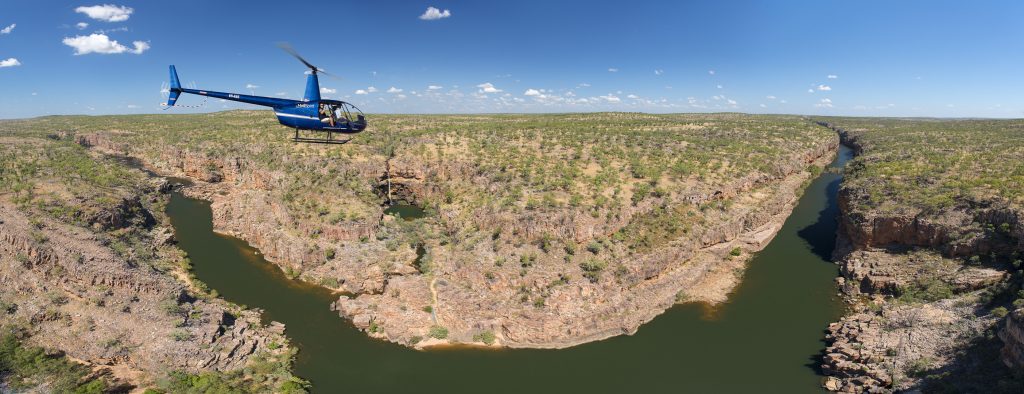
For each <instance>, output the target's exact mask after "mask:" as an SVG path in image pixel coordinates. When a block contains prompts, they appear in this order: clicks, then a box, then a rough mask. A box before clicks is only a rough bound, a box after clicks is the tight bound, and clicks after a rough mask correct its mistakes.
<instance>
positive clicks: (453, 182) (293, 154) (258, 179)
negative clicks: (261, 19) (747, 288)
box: [124, 115, 838, 347]
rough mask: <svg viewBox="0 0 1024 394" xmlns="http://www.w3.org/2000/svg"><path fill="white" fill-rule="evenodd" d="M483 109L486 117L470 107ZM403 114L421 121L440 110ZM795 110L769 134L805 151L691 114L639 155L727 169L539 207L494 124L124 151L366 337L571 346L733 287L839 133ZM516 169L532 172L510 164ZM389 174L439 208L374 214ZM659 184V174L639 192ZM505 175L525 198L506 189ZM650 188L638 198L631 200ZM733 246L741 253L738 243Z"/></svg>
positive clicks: (629, 178)
mask: <svg viewBox="0 0 1024 394" xmlns="http://www.w3.org/2000/svg"><path fill="white" fill-rule="evenodd" d="M613 116H616V117H617V116H620V115H613ZM741 118H742V117H741ZM478 120H484V119H476V118H474V119H471V121H472V122H476V121H478ZM486 120H487V121H494V120H493V119H486ZM652 120H656V121H659V122H663V121H664V120H659V119H652ZM743 120H744V121H746V119H743ZM409 121H411V122H413V123H415V124H416V126H413V127H414V128H415V129H420V130H421V127H422V125H421V123H424V122H428V123H429V122H430V119H409ZM504 121H505V120H504V119H502V120H499V123H498V126H497V127H505V126H504V124H503V123H501V122H504ZM675 121H676V120H671V121H669V123H671V122H675ZM729 121H730V122H731V121H732V120H731V119H729ZM396 122H397V123H396V125H395V129H396V130H402V129H403V127H406V126H407V125H406V124H404V122H406V119H397V120H396ZM787 122H794V123H793V124H794V125H793V126H790V125H786V126H783V129H780V128H774V127H769V128H770V129H771V130H772V131H770V133H772V138H777V139H778V142H779V143H783V144H784V145H787V146H793V147H798V148H795V149H790V150H786V151H775V150H771V149H768V150H766V151H764V152H762V151H757V150H749V147H747V146H744V144H745V143H746V142H744V141H741V140H737V139H736V138H739V137H745V136H747V135H748V134H751V133H750V132H749V131H747V130H744V129H743V128H744V127H743V126H738V127H736V128H733V127H734V124H732V123H729V124H728V126H726V127H721V128H715V129H714V130H710V129H708V130H704V129H702V127H704V126H698V127H697V129H699V130H698V131H695V132H693V133H692V134H686V135H685V138H687V139H688V138H693V139H694V141H695V142H690V141H682V138H681V139H679V140H676V139H675V138H673V141H672V143H673V144H676V145H674V146H673V147H671V148H669V147H655V148H649V147H644V148H643V150H640V151H638V152H643V151H649V152H651V153H654V151H657V154H659V155H661V154H663V153H664V152H665V151H667V150H669V149H681V150H687V149H688V148H686V144H690V143H697V142H698V141H700V140H701V139H707V140H708V141H713V142H716V143H721V144H722V145H715V144H711V145H710V146H711V148H707V147H702V148H701V149H699V151H700V152H701V153H702V154H706V155H708V157H709V158H708V159H704V158H702V159H701V160H702V161H706V160H718V161H719V162H717V163H716V164H717V165H720V166H721V167H720V169H718V170H711V171H710V172H707V173H703V172H704V171H701V172H702V174H700V175H698V174H696V173H694V174H692V175H685V174H682V173H681V174H678V175H674V176H672V177H665V178H666V179H664V182H662V181H661V180H655V179H641V178H640V177H641V175H639V173H637V174H634V175H630V174H629V173H628V172H625V170H623V171H622V173H620V174H618V175H617V176H621V177H622V178H621V179H618V180H616V181H615V183H616V185H617V186H616V187H614V188H613V187H609V189H608V191H607V193H606V194H605V195H602V196H598V195H597V194H594V195H593V196H589V195H588V194H590V193H592V191H591V190H590V188H591V186H589V185H588V184H585V183H586V182H589V179H591V178H592V177H593V175H587V176H582V175H580V176H578V177H577V179H574V180H571V181H570V182H571V183H575V184H573V185H571V187H562V190H558V191H555V192H553V193H550V194H551V195H552V196H551V197H552V198H553V199H554V200H553V201H548V202H546V203H544V205H543V206H536V205H531V204H530V203H531V201H528V200H533V199H534V197H530V196H535V197H536V198H538V199H539V198H540V194H541V193H544V192H545V190H543V188H542V187H541V186H539V185H532V184H529V183H524V182H528V181H525V180H524V179H525V178H529V177H530V176H529V174H526V176H524V174H522V173H520V172H521V171H522V170H528V171H527V172H529V171H532V170H534V169H531V168H529V167H530V166H532V164H529V163H526V162H523V163H516V161H517V160H518V159H517V158H506V159H503V160H509V159H512V160H511V162H506V163H493V162H490V161H489V158H487V157H485V156H484V155H482V154H481V151H479V149H480V147H481V146H480V145H481V143H482V145H483V148H485V149H494V148H495V147H496V146H497V147H499V148H500V147H501V146H507V147H508V148H509V149H523V148H526V149H530V147H531V146H533V144H534V143H535V142H536V141H535V140H536V139H532V140H531V141H535V142H527V143H525V145H524V142H523V141H522V140H518V139H516V138H519V137H515V136H514V134H513V133H507V132H506V133H505V135H503V136H502V137H501V139H497V140H493V141H492V140H491V137H489V136H488V135H489V134H488V133H480V134H473V135H464V134H462V133H453V134H445V133H429V134H418V133H410V135H409V136H408V137H404V138H403V140H402V142H401V143H399V144H396V145H395V146H394V147H393V149H394V153H393V154H389V156H388V157H390V159H388V158H386V157H385V156H384V155H383V154H382V153H381V152H384V151H387V149H383V150H377V148H378V146H376V145H375V144H376V142H374V143H372V144H369V145H366V146H363V145H350V146H346V149H344V150H333V149H319V147H317V148H311V147H301V148H295V147H292V146H287V147H285V146H277V145H273V144H264V145H262V146H259V147H248V146H244V147H243V146H240V145H239V144H234V145H231V146H230V147H226V146H222V145H223V144H217V145H216V146H203V145H202V144H204V143H207V142H204V141H200V140H195V141H193V140H189V141H190V144H188V145H186V144H173V143H172V144H162V145H161V146H160V149H145V147H144V146H129V147H126V151H125V152H124V153H126V154H128V155H132V156H136V157H139V158H140V159H141V160H142V161H143V162H144V163H145V164H146V166H147V167H148V168H151V169H153V170H154V171H156V172H158V173H161V174H166V175H174V176H186V177H189V178H190V179H194V180H196V181H197V182H196V185H194V186H191V187H189V188H188V189H187V190H186V194H188V195H190V196H194V197H200V198H203V199H206V200H209V201H211V208H212V210H213V216H214V225H215V229H216V230H217V231H220V232H224V233H228V234H231V235H234V236H237V237H239V238H242V239H245V240H246V241H248V242H249V243H250V244H251V245H252V246H253V247H256V248H258V249H260V251H261V252H262V253H263V254H264V255H265V256H266V257H267V259H268V260H270V261H272V262H274V263H276V264H277V265H279V266H280V267H281V268H282V269H283V270H285V271H286V273H288V274H289V275H290V276H293V277H297V278H299V279H302V280H307V281H311V282H315V283H320V284H322V285H325V286H328V287H331V288H333V289H336V290H342V291H345V292H347V293H350V294H349V295H346V296H345V297H344V298H342V299H339V300H338V302H336V303H335V306H334V307H335V309H337V310H339V312H340V313H341V314H343V315H345V316H346V317H350V318H353V320H354V321H355V322H357V323H358V324H359V325H360V326H365V327H366V329H367V330H368V331H373V332H372V334H373V335H377V336H381V337H383V338H386V339H388V340H391V341H395V342H398V343H402V344H407V345H408V344H412V343H413V342H415V340H416V339H417V338H423V337H426V336H427V334H428V332H429V330H430V329H431V327H433V326H442V327H445V328H447V329H448V332H449V335H448V338H447V339H448V340H449V341H452V342H471V341H472V340H473V339H472V338H473V337H474V336H477V335H478V334H481V333H482V332H490V333H493V334H494V335H495V337H496V340H497V342H498V343H499V344H501V345H504V346H513V347H565V346H572V345H575V344H579V343H584V342H588V341H594V340H599V339H603V338H607V337H610V336H614V335H622V334H630V333H633V332H635V331H636V330H637V328H638V327H639V326H640V325H641V324H643V323H645V322H647V321H650V320H651V319H652V318H654V317H655V316H657V315H658V314H660V313H662V312H663V311H664V310H665V309H667V308H668V307H670V306H672V305H673V304H675V303H676V302H677V300H679V299H687V300H690V301H706V302H721V301H724V300H725V298H726V296H727V294H728V293H729V291H731V289H732V287H733V286H734V285H735V283H736V282H737V281H738V277H737V275H738V274H737V273H738V272H742V269H743V268H744V265H745V261H746V259H747V258H748V256H749V255H750V252H754V251H757V250H760V248H762V247H763V246H764V245H765V244H767V242H768V241H769V240H770V239H771V238H772V236H774V234H775V232H776V231H778V229H779V228H780V227H781V224H782V223H783V222H784V221H785V218H786V217H787V216H788V215H789V213H790V212H791V210H792V208H793V206H794V204H795V202H796V200H797V196H798V195H799V193H800V191H801V190H802V187H803V186H804V185H805V182H806V181H807V180H808V179H809V178H810V177H811V176H812V171H808V168H809V167H810V166H812V165H818V166H820V165H822V164H823V162H827V161H828V160H830V159H831V158H832V157H833V155H834V152H835V149H836V147H837V145H838V137H834V136H829V135H827V134H825V133H817V132H815V131H813V130H811V132H808V130H807V129H803V127H804V124H803V123H802V122H803V121H802V120H799V119H788V120H787ZM668 126H671V124H669V125H668ZM658 127H661V126H658ZM666 127H667V126H666ZM750 127H755V128H756V127H761V125H760V124H758V125H751V126H750ZM785 127H794V130H785V129H784V128H785ZM505 131H507V130H505ZM530 132H531V133H532V132H533V131H532V130H531V131H530ZM558 132H559V131H558V130H552V133H553V134H552V135H553V136H554V135H557V133H558ZM762 133H768V132H765V131H764V130H759V131H758V133H757V134H762ZM737 136H738V137H737ZM626 137H627V136H623V137H618V138H626ZM575 138H576V137H572V138H568V139H566V142H567V143H568V142H570V141H571V140H573V139H575ZM630 138H631V137H630ZM741 139H742V138H741ZM758 142H759V143H760V142H763V141H758ZM540 143H541V142H537V144H540ZM544 143H547V142H544ZM638 143H644V141H640V140H638ZM503 144H507V145H503ZM197 145H198V146H197ZM229 145H230V144H229ZM612 145H614V144H612ZM726 145H728V148H722V149H723V150H721V151H716V150H717V149H719V148H718V147H719V146H726ZM568 148H569V147H568V146H562V147H558V148H556V149H554V150H550V149H546V148H545V149H543V151H544V152H543V154H544V156H545V157H544V160H545V161H547V162H552V161H554V162H557V161H562V160H565V159H566V158H568V157H571V156H572V152H571V150H569V149H568ZM733 148H737V149H739V150H741V151H743V152H749V154H748V155H747V156H743V157H740V156H736V157H733V158H732V159H730V160H752V161H756V162H759V163H761V162H763V165H761V166H759V167H757V168H756V169H753V170H751V171H743V172H742V173H738V172H737V173H733V172H736V171H728V169H729V168H732V167H741V166H744V167H745V165H746V164H747V162H746V161H744V162H742V165H741V163H740V162H735V163H731V164H730V163H726V162H722V161H721V160H723V158H725V157H727V156H728V157H732V156H730V155H732V154H735V152H734V151H729V152H726V151H725V150H728V149H733ZM602 149H603V148H602ZM471 150H476V151H472V152H471ZM538 152H540V150H538ZM566 152H568V154H566ZM599 155H603V153H601V152H600V151H599V149H598V150H594V151H591V150H590V148H589V147H588V146H587V144H585V146H584V149H583V150H582V151H581V153H579V156H578V157H577V158H575V159H574V160H579V161H581V162H583V164H580V165H579V168H577V170H583V169H584V168H585V169H586V171H600V170H601V168H596V169H595V166H597V167H601V166H607V165H612V166H617V167H623V166H624V165H625V164H627V163H621V162H618V163H608V164H605V163H600V165H599V162H598V160H597V156H599ZM750 155H756V156H757V158H756V160H755V159H752V156H750ZM588 156H589V157H588ZM613 156H619V157H618V158H617V159H615V160H622V159H624V158H625V156H624V155H621V154H620V153H615V154H614V155H613ZM257 157H259V158H260V159H256V158H257ZM586 163H590V164H586ZM518 165H525V167H523V168H513V167H514V166H518ZM537 170H539V167H537ZM545 171H551V170H550V169H546V170H545ZM499 173H500V174H501V175H498V174H499ZM539 175H540V174H538V176H539ZM543 177H547V178H550V176H549V174H543ZM299 178H301V179H299ZM669 178H671V179H669ZM297 179H299V180H297ZM537 179H539V178H537ZM389 182H390V185H391V188H392V193H393V194H394V196H393V197H397V198H399V199H402V200H406V201H410V202H413V203H419V204H423V205H425V206H427V207H428V208H429V209H430V210H431V214H430V215H429V217H428V218H427V219H424V220H422V221H419V222H414V223H405V222H401V221H394V220H390V219H389V217H386V216H384V215H382V212H383V209H382V208H381V207H380V205H379V204H381V203H382V202H384V201H385V200H386V199H387V198H386V194H387V192H386V188H387V184H388V183H389ZM367 183H369V186H370V187H369V189H370V190H369V191H371V192H376V193H378V194H377V197H379V201H372V200H373V197H374V196H373V195H368V194H366V192H367V190H365V189H364V188H363V187H362V185H366V184H367ZM342 184H345V186H346V187H341V188H339V187H336V186H338V185H342ZM654 184H659V185H661V184H664V185H666V187H665V189H664V190H661V189H658V190H649V191H647V190H646V189H647V188H650V187H651V186H653V185H654ZM512 185H515V187H516V188H517V189H518V188H523V189H524V190H523V193H521V195H520V196H512V195H510V193H508V192H509V190H507V189H510V187H511V186H512ZM382 187H383V188H384V190H382ZM641 189H643V190H645V191H646V193H645V194H643V195H638V197H639V198H632V193H633V192H634V190H635V191H637V192H640V191H641ZM570 192H572V193H583V194H584V195H588V196H586V198H588V199H597V198H601V199H606V198H608V197H609V196H611V198H610V199H608V200H609V201H611V202H610V203H609V204H604V203H602V204H600V205H598V204H594V203H592V201H591V202H587V203H584V204H572V203H570V202H569V201H566V200H569V199H570V198H571V197H572V196H571V195H570ZM339 193H349V194H343V195H342V194H339ZM501 195H505V197H502V199H501V200H499V199H496V198H494V196H501ZM510 197H514V198H511V199H509V200H507V201H506V200H505V199H506V198H510ZM577 197H580V196H577ZM520 199H521V200H520ZM666 209H670V210H673V211H672V214H678V215H681V216H680V217H678V218H675V219H672V221H674V222H676V223H678V224H679V226H678V227H677V228H672V229H668V230H666V229H664V228H661V227H656V228H654V229H653V230H652V231H665V232H667V233H668V234H667V235H665V234H658V235H657V236H658V237H659V238H657V240H656V242H651V243H649V244H648V245H647V246H643V247H640V248H634V247H633V246H634V245H637V244H639V243H641V242H642V241H637V242H634V243H629V242H626V241H625V240H624V239H625V238H628V237H630V236H632V233H633V232H634V231H633V230H629V229H627V228H632V227H629V226H631V225H633V226H634V227H636V228H637V229H638V230H637V231H640V230H643V229H644V228H645V227H646V226H651V227H655V226H654V225H649V224H648V223H647V221H651V220H657V215H658V212H664V211H665V210H666ZM683 222H685V223H683ZM665 227H672V226H665ZM624 229H625V230H624ZM630 242H632V241H630ZM594 245H597V246H594ZM736 248H739V249H740V250H742V251H744V252H745V253H742V256H740V257H734V256H731V255H730V251H731V250H733V249H736ZM589 249H593V251H590V250H589ZM583 267H590V268H586V269H585V268H583ZM586 270H589V271H586ZM428 310H429V311H430V312H427V311H428Z"/></svg>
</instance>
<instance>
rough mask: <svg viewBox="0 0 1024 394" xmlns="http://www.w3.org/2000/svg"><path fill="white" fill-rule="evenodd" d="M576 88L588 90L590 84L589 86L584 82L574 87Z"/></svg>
mask: <svg viewBox="0 0 1024 394" xmlns="http://www.w3.org/2000/svg"><path fill="white" fill-rule="evenodd" d="M576 87H577V88H589V87H590V84H589V83H586V82H584V83H581V84H579V85H576Z"/></svg>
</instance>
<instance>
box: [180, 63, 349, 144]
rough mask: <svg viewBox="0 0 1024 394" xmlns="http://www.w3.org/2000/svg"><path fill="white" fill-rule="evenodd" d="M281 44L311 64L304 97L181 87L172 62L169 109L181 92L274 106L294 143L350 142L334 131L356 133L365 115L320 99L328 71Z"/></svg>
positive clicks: (279, 120) (347, 104)
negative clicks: (291, 131)
mask: <svg viewBox="0 0 1024 394" xmlns="http://www.w3.org/2000/svg"><path fill="white" fill-rule="evenodd" d="M279 46H280V47H281V49H283V50H285V51H286V52H288V53H289V54H291V55H292V56H294V57H295V58H296V59H298V60H299V61H300V62H302V64H305V65H306V67H309V71H307V73H308V76H307V77H306V93H305V95H303V97H302V100H289V99H282V98H276V97H262V96H252V95H247V94H238V93H223V92H215V91H210V90H202V89H190V88H182V87H181V82H179V80H178V71H177V70H175V68H174V65H171V66H170V74H171V76H170V79H171V81H170V88H169V89H168V91H169V93H168V96H167V102H166V103H165V104H164V105H165V106H166V107H167V108H166V109H170V108H171V107H174V105H175V103H177V101H178V97H179V96H181V94H182V93H188V94H195V95H199V96H205V97H213V98H219V99H224V100H231V101H239V102H243V103H249V104H255V105H260V106H264V107H271V108H273V109H274V114H275V115H277V121H278V122H280V123H281V124H282V125H284V126H287V127H291V128H294V129H295V137H293V138H292V141H295V142H308V143H320V144H344V143H346V142H349V141H351V138H349V139H336V138H334V134H335V133H338V134H356V133H359V132H362V131H363V130H366V125H367V122H366V116H364V115H363V111H360V110H359V108H357V107H356V106H355V105H352V104H351V103H348V102H345V101H340V100H328V99H322V98H320V81H319V79H318V78H317V73H324V74H327V72H326V71H324V70H323V69H321V68H318V67H316V66H314V65H312V64H310V63H309V62H308V61H306V59H304V58H302V56H300V55H299V54H298V52H296V51H295V50H294V49H292V48H291V47H290V46H287V45H284V44H282V45H279ZM327 75H330V74H327ZM300 131H312V132H314V133H313V137H306V136H300V134H299V132H300ZM318 134H319V135H318ZM324 134H326V135H324Z"/></svg>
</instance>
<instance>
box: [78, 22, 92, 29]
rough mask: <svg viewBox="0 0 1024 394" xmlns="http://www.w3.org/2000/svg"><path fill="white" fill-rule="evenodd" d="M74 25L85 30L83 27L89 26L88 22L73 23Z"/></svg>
mask: <svg viewBox="0 0 1024 394" xmlns="http://www.w3.org/2000/svg"><path fill="white" fill-rule="evenodd" d="M75 27H77V28H78V30H85V28H87V27H89V24H88V23H85V22H78V23H76V24H75Z"/></svg>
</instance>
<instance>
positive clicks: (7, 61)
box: [0, 57, 21, 68]
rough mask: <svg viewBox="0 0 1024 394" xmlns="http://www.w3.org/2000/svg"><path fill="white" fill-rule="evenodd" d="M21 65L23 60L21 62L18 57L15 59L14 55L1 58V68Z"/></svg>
mask: <svg viewBox="0 0 1024 394" xmlns="http://www.w3.org/2000/svg"><path fill="white" fill-rule="evenodd" d="M20 65H21V62H19V61H18V59H15V58H13V57H10V58H7V59H4V60H0V68H4V67H14V66H20Z"/></svg>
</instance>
